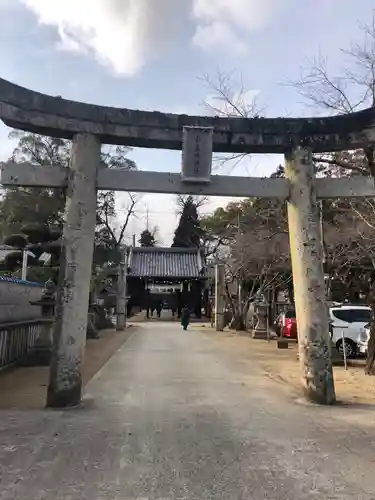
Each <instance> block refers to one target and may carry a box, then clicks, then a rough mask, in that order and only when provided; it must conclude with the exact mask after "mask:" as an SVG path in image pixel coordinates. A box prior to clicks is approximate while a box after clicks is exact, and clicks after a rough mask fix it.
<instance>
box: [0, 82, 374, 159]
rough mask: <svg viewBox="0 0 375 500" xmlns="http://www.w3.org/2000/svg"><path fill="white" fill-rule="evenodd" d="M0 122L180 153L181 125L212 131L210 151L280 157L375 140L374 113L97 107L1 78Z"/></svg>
mask: <svg viewBox="0 0 375 500" xmlns="http://www.w3.org/2000/svg"><path fill="white" fill-rule="evenodd" d="M0 119H2V120H3V121H4V123H5V124H6V125H8V126H10V127H14V128H18V129H21V130H26V131H29V132H36V133H39V134H44V135H51V136H56V137H63V138H67V139H72V138H73V136H74V135H75V134H77V133H90V134H94V135H96V136H98V137H99V139H100V141H101V142H103V143H107V144H125V145H128V146H136V147H149V148H161V149H178V150H180V149H181V146H182V129H183V126H189V125H190V126H203V127H213V128H214V134H213V150H214V151H216V152H232V153H234V152H237V153H243V152H245V153H284V152H287V151H290V150H291V149H293V148H294V147H297V146H310V147H311V148H312V150H313V151H316V152H324V151H337V150H342V149H355V148H360V147H362V146H364V145H365V144H367V143H368V142H375V132H374V131H375V109H374V108H369V109H366V110H364V111H359V112H357V113H352V114H350V115H342V116H335V117H319V118H254V119H244V118H222V117H205V116H188V115H174V114H169V113H161V112H158V111H153V112H146V111H136V110H130V109H121V108H111V107H106V106H96V105H92V104H85V103H80V102H74V101H69V100H66V99H62V98H60V97H51V96H48V95H45V94H40V93H38V92H34V91H32V90H28V89H25V88H23V87H20V86H18V85H14V84H13V83H10V82H8V81H6V80H3V79H0Z"/></svg>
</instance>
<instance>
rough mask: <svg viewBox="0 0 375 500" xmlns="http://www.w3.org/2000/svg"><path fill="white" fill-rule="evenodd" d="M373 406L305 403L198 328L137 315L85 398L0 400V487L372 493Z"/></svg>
mask: <svg viewBox="0 0 375 500" xmlns="http://www.w3.org/2000/svg"><path fill="white" fill-rule="evenodd" d="M249 342H254V341H252V340H250V339H249ZM372 413H373V409H371V411H370V410H369V409H366V408H363V409H348V408H339V407H337V408H321V407H317V406H313V405H308V404H303V403H302V402H301V401H299V400H298V399H295V398H294V397H292V396H289V395H288V394H287V393H286V392H284V391H282V390H280V386H279V385H278V384H277V383H275V382H274V381H272V380H269V379H267V377H265V376H264V374H262V373H261V372H260V368H259V366H258V365H257V364H256V363H252V364H249V363H248V362H246V360H245V359H243V358H242V357H240V356H239V355H238V354H235V353H233V352H232V351H231V352H229V351H227V350H225V344H224V343H220V342H218V341H216V340H215V339H214V337H213V335H212V334H210V335H206V334H205V333H204V331H200V330H199V329H197V328H191V329H189V330H188V331H187V332H183V331H182V329H181V328H180V326H179V325H178V324H176V323H171V322H169V323H167V322H165V323H164V322H153V323H152V322H151V323H146V324H140V325H139V326H138V327H137V328H135V330H134V333H133V335H132V336H131V337H130V339H129V340H128V341H127V342H126V343H125V344H123V346H122V347H121V348H120V350H119V351H118V352H117V353H116V354H115V355H114V356H113V357H112V359H111V360H110V361H109V362H108V363H107V364H106V365H105V366H104V367H103V368H102V370H101V371H100V372H99V373H98V374H97V375H96V377H95V378H94V379H93V380H92V381H91V382H90V383H89V384H88V386H87V387H86V394H85V399H84V404H83V405H82V407H80V408H77V409H71V410H67V411H53V410H44V411H23V412H20V411H17V412H15V411H1V412H0V485H1V488H0V499H1V500H5V499H7V500H8V499H19V500H24V499H25V500H26V499H28V500H29V499H33V500H39V499H49V500H52V499H53V500H55V499H56V500H58V499H64V500H86V499H88V500H106V499H108V500H117V499H118V500H120V499H121V500H136V499H137V500H141V499H142V500H177V499H181V500H182V499H184V500H185V499H186V500H193V499H194V500H206V499H215V500H216V499H223V500H237V499H241V500H242V499H247V500H250V499H254V500H255V499H256V500H260V499H277V500H281V499H285V500H286V499H288V500H297V499H298V500H305V499H312V498H313V499H315V498H316V499H340V500H346V499H351V500H352V499H356V500H362V499H368V500H370V499H372V500H373V499H374V497H375V474H374V470H375V468H374V466H375V437H374V435H375V433H374V429H375V424H374V418H373V417H372Z"/></svg>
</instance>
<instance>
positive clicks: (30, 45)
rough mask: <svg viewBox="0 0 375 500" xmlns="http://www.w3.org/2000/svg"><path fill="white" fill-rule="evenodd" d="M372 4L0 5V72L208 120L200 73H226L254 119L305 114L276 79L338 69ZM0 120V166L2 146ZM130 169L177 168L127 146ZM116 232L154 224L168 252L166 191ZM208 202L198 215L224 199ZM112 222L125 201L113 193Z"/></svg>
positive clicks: (174, 156) (174, 0) (66, 1)
mask: <svg viewBox="0 0 375 500" xmlns="http://www.w3.org/2000/svg"><path fill="white" fill-rule="evenodd" d="M373 8H374V3H373V0H356V1H355V2H354V1H353V0H304V1H301V0H262V1H259V0H0V76H1V77H2V78H5V79H8V80H10V81H12V82H14V83H17V84H19V85H22V86H25V87H29V88H31V89H33V90H37V91H39V92H44V93H46V94H50V95H61V96H62V97H64V98H67V99H72V100H78V101H84V102H89V103H96V104H102V105H109V106H117V107H123V108H132V109H144V110H160V111H166V112H171V113H186V114H210V111H209V109H208V108H207V106H205V104H204V103H207V102H211V103H212V102H214V103H215V104H219V105H220V102H219V101H217V100H215V93H214V92H213V89H212V88H210V86H209V85H208V84H207V76H208V77H209V79H211V80H213V81H214V82H215V81H216V79H217V75H218V74H225V75H231V85H232V88H233V90H234V92H235V91H236V90H237V89H240V87H241V85H242V84H243V86H244V87H245V88H246V89H247V90H248V93H247V97H248V98H249V99H252V98H253V97H254V96H256V97H257V101H258V103H259V106H260V108H261V109H262V115H265V116H269V117H271V116H293V115H294V116H307V115H311V114H312V113H313V111H312V110H311V109H310V108H308V107H307V106H306V103H305V102H303V100H302V98H301V97H300V96H299V95H298V93H297V92H296V90H295V89H294V88H292V87H291V86H289V85H286V83H287V82H290V81H293V80H296V79H298V77H299V75H300V73H301V68H304V67H305V68H306V67H308V65H309V63H311V61H312V60H313V59H314V57H316V56H317V55H319V54H321V55H324V57H327V60H328V65H329V69H330V71H331V72H332V74H340V69H341V68H342V66H343V64H345V57H346V56H345V54H344V53H343V52H342V51H341V50H340V49H342V48H346V47H348V45H349V44H350V42H351V41H352V40H354V41H355V40H358V39H359V40H360V39H361V33H360V31H359V26H360V25H363V24H364V23H366V22H369V21H371V17H372V12H373ZM8 133H9V129H7V128H6V127H5V126H4V125H3V124H0V160H5V159H7V158H8V156H9V154H10V152H11V150H12V148H13V146H14V144H13V143H12V142H11V141H10V140H9V139H8ZM129 156H130V157H131V158H132V159H133V160H135V161H136V163H137V165H138V168H139V169H141V170H155V171H170V172H178V171H179V170H180V163H181V153H180V152H172V151H162V150H150V149H141V148H136V149H133V150H132V151H131V152H130V153H129ZM282 161H283V158H282V157H280V156H276V155H255V156H253V157H251V158H248V159H246V160H245V161H243V162H241V163H240V164H239V165H237V166H235V165H231V164H227V165H224V167H222V168H221V170H220V171H219V172H218V173H221V174H230V175H252V176H267V175H269V174H271V173H272V172H273V171H274V170H275V169H276V167H277V165H278V164H280V163H282ZM139 198H140V199H139V202H138V209H137V217H136V218H135V219H134V220H133V221H132V222H131V224H130V226H129V231H128V237H129V238H130V237H131V234H132V233H133V232H134V233H137V234H139V233H140V231H142V230H143V229H144V228H145V227H146V220H147V219H148V224H149V227H150V228H153V227H154V226H157V227H158V239H159V241H160V243H163V244H164V245H170V243H171V241H172V239H173V232H174V229H175V226H176V224H177V220H178V219H177V217H178V215H177V213H176V201H175V197H174V196H165V195H151V194H150V195H143V196H142V197H139ZM228 201H230V200H228V199H227V198H226V199H224V198H212V199H211V200H210V201H209V203H207V204H206V205H205V206H204V208H203V211H204V212H205V213H209V212H210V211H212V210H213V209H215V208H216V207H218V206H224V205H225V204H226V203H228ZM117 207H118V215H119V218H120V219H121V217H124V215H125V213H126V207H127V195H126V194H125V193H122V194H120V195H119V196H118V203H117Z"/></svg>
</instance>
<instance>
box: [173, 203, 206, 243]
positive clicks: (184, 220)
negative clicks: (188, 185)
mask: <svg viewBox="0 0 375 500" xmlns="http://www.w3.org/2000/svg"><path fill="white" fill-rule="evenodd" d="M202 236H203V231H202V228H201V226H200V222H199V216H198V208H197V204H196V203H195V201H194V198H193V197H192V196H188V197H187V198H186V200H185V201H184V204H183V208H182V213H181V217H180V221H179V223H178V226H177V229H176V231H175V233H174V239H173V243H172V247H180V248H199V246H200V242H201V237H202Z"/></svg>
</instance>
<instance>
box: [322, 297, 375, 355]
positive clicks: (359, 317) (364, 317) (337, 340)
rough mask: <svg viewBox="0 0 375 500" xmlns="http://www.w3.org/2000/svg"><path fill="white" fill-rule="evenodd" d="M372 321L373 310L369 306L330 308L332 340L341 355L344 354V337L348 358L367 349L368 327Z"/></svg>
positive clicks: (346, 305) (348, 305)
mask: <svg viewBox="0 0 375 500" xmlns="http://www.w3.org/2000/svg"><path fill="white" fill-rule="evenodd" d="M370 319H371V309H370V307H368V306H359V305H350V304H343V305H340V306H334V307H330V308H329V320H330V332H331V338H332V342H333V344H334V345H335V346H336V349H337V351H338V352H339V354H341V355H342V356H343V354H344V345H343V344H344V343H343V339H342V337H343V335H344V339H345V351H346V356H347V357H351V356H355V355H356V354H358V353H359V352H362V351H363V350H364V349H366V348H367V347H366V346H367V342H366V339H367V334H366V326H367V325H368V323H369V322H370Z"/></svg>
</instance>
